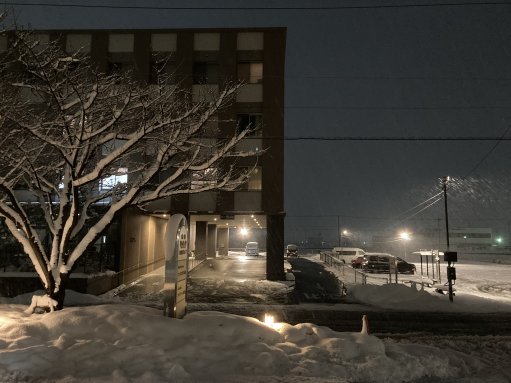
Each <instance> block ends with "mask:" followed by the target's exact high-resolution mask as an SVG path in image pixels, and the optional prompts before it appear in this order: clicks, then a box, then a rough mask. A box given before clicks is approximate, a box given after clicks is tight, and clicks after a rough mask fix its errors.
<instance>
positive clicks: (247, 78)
mask: <svg viewBox="0 0 511 383" xmlns="http://www.w3.org/2000/svg"><path fill="white" fill-rule="evenodd" d="M238 78H239V79H240V80H242V81H244V82H247V83H249V84H259V83H262V82H263V63H260V62H251V63H239V64H238Z"/></svg>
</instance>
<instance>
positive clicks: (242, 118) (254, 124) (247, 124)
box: [236, 113, 263, 136]
mask: <svg viewBox="0 0 511 383" xmlns="http://www.w3.org/2000/svg"><path fill="white" fill-rule="evenodd" d="M237 117H238V118H237V120H238V121H237V126H236V129H237V133H238V134H239V133H241V132H243V131H245V130H250V133H248V135H249V136H260V135H261V133H262V124H263V115H262V114H261V113H249V114H238V116H237Z"/></svg>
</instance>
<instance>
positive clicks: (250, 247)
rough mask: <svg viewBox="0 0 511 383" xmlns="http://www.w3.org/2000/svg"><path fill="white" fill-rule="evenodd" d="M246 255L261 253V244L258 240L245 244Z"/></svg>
mask: <svg viewBox="0 0 511 383" xmlns="http://www.w3.org/2000/svg"><path fill="white" fill-rule="evenodd" d="M245 255H255V256H258V255H259V244H258V243H257V242H247V244H246V246H245Z"/></svg>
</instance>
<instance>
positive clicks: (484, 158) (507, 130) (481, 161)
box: [463, 125, 511, 179]
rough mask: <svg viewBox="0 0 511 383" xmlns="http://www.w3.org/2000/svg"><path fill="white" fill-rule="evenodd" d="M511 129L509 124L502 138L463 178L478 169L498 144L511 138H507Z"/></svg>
mask: <svg viewBox="0 0 511 383" xmlns="http://www.w3.org/2000/svg"><path fill="white" fill-rule="evenodd" d="M509 129H511V125H509V126H508V127H507V129H506V131H505V132H504V133H503V134H502V136H500V138H499V139H498V140H497V142H495V144H494V145H493V146H492V147H491V149H490V150H489V151H488V153H486V154H485V155H484V156H483V157H482V158H481V159H480V160H479V161H478V162H477V163H476V164H475V165H474V167H473V168H472V169H471V170H470V171H469V172H468V173H467V174H466V175H465V177H463V179H465V178H467V177H468V176H469V175H470V174H472V173H473V172H474V171H476V169H477V168H478V167H479V166H480V165H481V164H482V163H483V162H484V161H485V160H486V159H487V158H488V157H489V156H490V155H491V154H492V153H493V151H494V150H495V149H496V148H497V146H498V145H499V144H500V143H501V142H502V141H504V140H509V138H505V136H506V134H507V133H508V132H509Z"/></svg>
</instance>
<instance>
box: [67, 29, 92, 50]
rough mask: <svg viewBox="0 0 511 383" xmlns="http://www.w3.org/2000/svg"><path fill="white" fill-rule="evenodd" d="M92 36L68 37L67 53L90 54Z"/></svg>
mask: <svg viewBox="0 0 511 383" xmlns="http://www.w3.org/2000/svg"><path fill="white" fill-rule="evenodd" d="M91 38H92V36H91V35H89V34H81V33H80V34H74V33H73V34H69V35H67V36H66V52H68V53H73V52H78V51H80V52H83V53H89V52H90V46H91Z"/></svg>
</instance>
